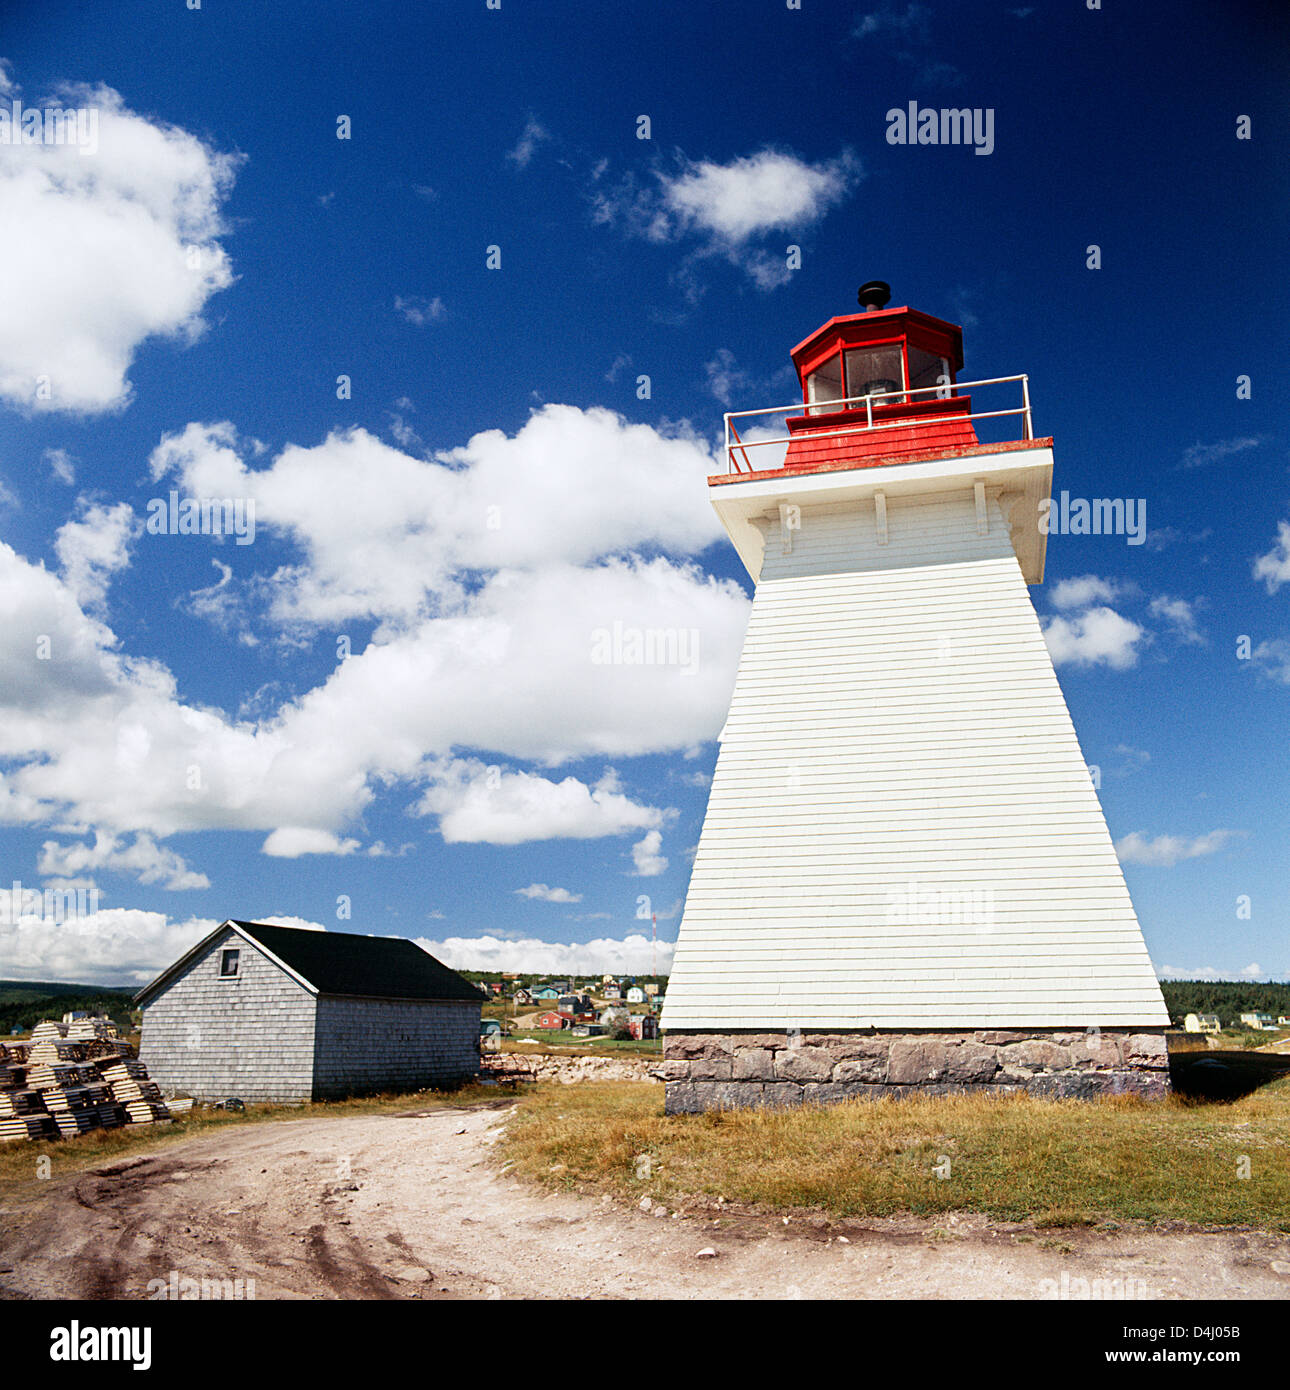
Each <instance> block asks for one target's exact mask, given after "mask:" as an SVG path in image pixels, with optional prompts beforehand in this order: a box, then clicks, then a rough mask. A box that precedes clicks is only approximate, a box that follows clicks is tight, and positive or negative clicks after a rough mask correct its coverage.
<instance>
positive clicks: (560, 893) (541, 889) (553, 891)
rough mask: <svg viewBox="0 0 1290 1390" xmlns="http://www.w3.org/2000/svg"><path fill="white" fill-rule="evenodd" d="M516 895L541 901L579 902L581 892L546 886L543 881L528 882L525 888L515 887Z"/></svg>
mask: <svg viewBox="0 0 1290 1390" xmlns="http://www.w3.org/2000/svg"><path fill="white" fill-rule="evenodd" d="M515 893H516V896H517V897H520V898H536V899H537V900H538V902H543V903H580V902H581V901H582V894H581V893H570V892H569V890H568V889H567V888H548V887H547V885H546V884H545V883H530V884H529V886H528V887H527V888H517V889H516V890H515Z"/></svg>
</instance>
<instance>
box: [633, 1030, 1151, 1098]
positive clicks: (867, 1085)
mask: <svg viewBox="0 0 1290 1390" xmlns="http://www.w3.org/2000/svg"><path fill="white" fill-rule="evenodd" d="M655 1075H658V1076H660V1077H661V1078H662V1080H663V1081H664V1082H665V1083H666V1096H667V1100H666V1106H667V1113H668V1114H669V1115H679V1114H689V1113H695V1112H698V1111H701V1110H715V1109H723V1110H732V1109H741V1108H744V1107H748V1106H753V1107H764V1108H771V1109H780V1108H783V1107H786V1106H794V1105H804V1104H817V1105H832V1104H836V1103H837V1102H838V1101H842V1100H877V1099H880V1098H881V1097H883V1096H902V1095H910V1094H921V1095H937V1096H947V1095H963V1094H973V1095H979V1094H988V1095H1009V1094H1012V1093H1015V1092H1024V1093H1026V1094H1028V1095H1032V1096H1044V1097H1048V1098H1050V1099H1078V1100H1091V1099H1093V1098H1095V1097H1097V1096H1106V1095H1126V1094H1131V1095H1139V1096H1143V1097H1145V1098H1147V1099H1149V1100H1159V1099H1162V1098H1163V1097H1165V1096H1167V1095H1168V1094H1169V1054H1168V1051H1167V1049H1166V1047H1165V1035H1164V1033H1163V1032H1162V1031H1156V1032H1150V1031H1147V1032H1133V1031H1130V1030H1128V1029H1118V1030H1112V1029H1106V1030H1101V1031H1098V1030H1090V1031H1088V1032H1078V1031H1071V1030H1065V1031H1063V1030H1059V1029H1042V1030H1036V1029H1020V1030H1015V1031H1014V1030H1007V1029H987V1030H978V1031H975V1032H953V1033H950V1032H919V1033H873V1032H866V1033H808V1032H801V1033H751V1032H748V1033H717V1032H703V1033H669V1034H667V1035H666V1036H665V1038H664V1040H663V1063H662V1066H661V1068H659V1070H658V1071H657V1072H656V1073H655Z"/></svg>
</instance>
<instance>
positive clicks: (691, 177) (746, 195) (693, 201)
mask: <svg viewBox="0 0 1290 1390" xmlns="http://www.w3.org/2000/svg"><path fill="white" fill-rule="evenodd" d="M860 172H861V171H860V165H859V162H858V161H857V160H856V158H855V157H854V155H852V154H851V152H850V151H844V152H843V153H842V154H840V155H838V156H837V157H836V158H835V159H831V160H822V161H819V162H817V163H810V162H808V161H806V160H803V159H800V158H799V157H798V156H797V155H794V154H792V153H789V152H787V151H783V150H776V149H772V148H766V149H762V150H758V151H756V152H755V153H753V154H749V155H739V156H736V157H735V158H734V159H732V160H730V161H729V162H727V163H725V164H721V163H718V162H716V161H714V160H690V159H686V158H684V157H682V158H681V160H680V164H679V166H678V167H677V168H675V169H673V170H670V171H668V170H661V169H660V170H655V173H654V179H655V182H654V183H653V184H650V185H645V186H643V187H642V186H641V185H639V184H638V183H637V181H636V180H635V178H634V177H630V176H629V177H628V178H627V179H625V180H623V181H622V182H621V183H620V184H619V185H618V186H617V187H612V188H607V189H603V190H601V191H599V192H598V193H597V194H596V195H595V197H594V199H593V209H594V217H595V220H596V221H597V222H601V223H605V224H615V225H621V226H622V227H624V228H625V229H626V230H627V231H628V232H629V233H631V234H633V235H637V236H642V237H645V238H646V239H648V240H650V241H654V242H660V243H662V242H680V241H684V240H687V239H688V240H691V241H693V242H695V243H696V251H695V253H694V254H695V255H696V256H699V257H703V256H709V255H720V256H724V257H725V258H726V259H727V260H728V261H730V262H731V264H733V265H736V266H739V267H740V268H741V269H743V270H744V271H746V272H747V274H748V275H750V276H751V277H752V279H753V281H754V283H755V284H756V285H757V287H758V288H759V289H763V290H770V289H774V288H776V287H777V286H779V285H782V284H785V283H786V282H787V281H788V279H789V278H790V276H791V274H792V272H791V271H790V270H789V269H788V267H787V264H786V260H785V256H784V253H783V250H782V248H775V250H774V252H771V251H770V250H767V249H766V248H765V247H763V246H759V245H756V244H755V243H757V242H758V241H759V240H761V239H763V238H765V237H766V236H767V235H769V234H770V233H773V232H778V233H782V234H788V235H800V234H803V233H805V232H808V231H810V230H811V229H812V228H813V227H815V225H816V224H817V223H819V222H820V221H821V220H822V219H823V218H824V217H825V216H826V215H827V214H828V213H829V212H830V211H831V210H832V209H833V208H834V207H836V206H837V205H838V204H839V203H841V202H843V201H844V200H845V199H846V198H847V197H848V196H849V195H850V193H851V191H852V189H853V188H854V187H855V185H856V183H857V182H858V181H859V178H860Z"/></svg>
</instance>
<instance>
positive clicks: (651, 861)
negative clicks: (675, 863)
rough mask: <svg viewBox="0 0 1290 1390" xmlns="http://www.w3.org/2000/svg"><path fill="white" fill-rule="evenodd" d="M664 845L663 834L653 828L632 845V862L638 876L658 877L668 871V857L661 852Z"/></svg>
mask: <svg viewBox="0 0 1290 1390" xmlns="http://www.w3.org/2000/svg"><path fill="white" fill-rule="evenodd" d="M662 846H663V836H662V833H661V832H660V831H657V830H651V831H650V832H649V834H648V835H646V836H645V837H644V839H641V840H637V842H636V843H635V844H634V845H633V846H632V863H633V864H635V866H636V876H637V877H638V878H656V877H657V876H658V875H659V874H661V873H663V872H665V871H666V869H667V857H666V856H665V855H662V854H660V853H659V850H660V849H661V848H662Z"/></svg>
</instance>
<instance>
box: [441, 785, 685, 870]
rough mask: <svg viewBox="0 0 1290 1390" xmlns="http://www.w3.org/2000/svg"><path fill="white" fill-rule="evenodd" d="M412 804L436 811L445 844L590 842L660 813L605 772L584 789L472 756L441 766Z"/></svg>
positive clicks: (654, 821) (654, 820)
mask: <svg viewBox="0 0 1290 1390" xmlns="http://www.w3.org/2000/svg"><path fill="white" fill-rule="evenodd" d="M419 809H420V810H421V811H422V812H423V813H426V814H433V815H437V816H438V817H439V833H440V834H441V835H442V836H443V838H444V840H445V841H446V842H447V843H448V844H459V843H462V842H471V843H478V842H480V841H484V842H487V843H488V844H493V845H519V844H527V843H529V842H531V841H534V840H557V839H559V840H594V839H599V838H601V837H603V836H608V835H621V834H623V833H624V832H626V831H628V830H639V829H641V828H642V827H644V826H650V825H658V824H660V823H661V822H662V821H663V820H664V818H665V815H666V813H665V812H664V811H661V810H659V809H658V808H657V807H654V806H642V805H640V804H639V803H637V802H635V801H633V800H632V799H631V798H630V797H628V796H626V795H624V794H623V792H622V791H621V790H620V784H619V781H618V777H617V775H616V774H615V773H614V772H613V771H612V770H610V771H607V772H606V773H605V775H604V776H603V777H602V778H601V779H600V781H599V782H597V783H596V785H595V786H590V787H589V786H588V785H587V784H586V783H585V782H580V781H579V780H578V779H577V778H576V777H566V778H564V779H563V780H562V781H560V782H554V781H551V780H549V779H548V778H545V777H540V776H537V775H535V774H533V773H529V772H502V771H501V770H500V769H496V768H488V767H485V766H484V765H483V764H482V763H478V762H457V763H455V764H453V765H452V767H451V768H448V769H445V770H442V771H440V772H439V773H438V774H437V780H436V781H435V783H434V785H433V786H431V787H430V788H429V790H428V791H427V792H426V793H425V795H424V796H423V797H422V799H421V801H420V803H419ZM538 886H539V887H540V886H541V885H538Z"/></svg>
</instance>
